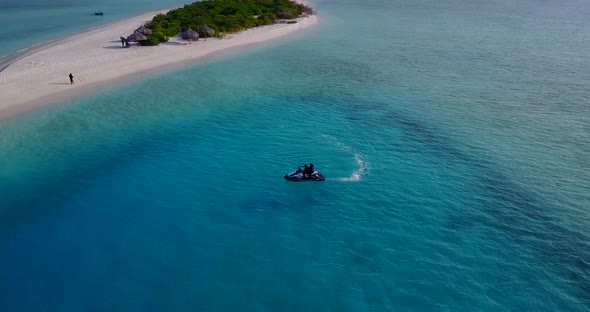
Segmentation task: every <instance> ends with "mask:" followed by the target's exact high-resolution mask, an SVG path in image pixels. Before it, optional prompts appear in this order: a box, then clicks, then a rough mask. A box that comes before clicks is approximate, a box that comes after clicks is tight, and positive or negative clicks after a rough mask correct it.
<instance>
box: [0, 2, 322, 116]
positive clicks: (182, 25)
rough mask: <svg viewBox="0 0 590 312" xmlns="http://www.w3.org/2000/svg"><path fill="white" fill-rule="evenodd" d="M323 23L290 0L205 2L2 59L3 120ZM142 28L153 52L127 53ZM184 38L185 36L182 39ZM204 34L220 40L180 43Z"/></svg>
mask: <svg viewBox="0 0 590 312" xmlns="http://www.w3.org/2000/svg"><path fill="white" fill-rule="evenodd" d="M317 23H318V17H317V15H315V14H313V12H312V10H311V9H310V8H309V7H308V6H306V5H304V4H299V3H295V2H292V1H289V0H205V1H203V2H197V3H193V4H189V5H186V6H184V7H182V8H173V9H166V10H159V11H155V12H149V13H145V14H142V15H138V16H135V17H131V18H128V19H124V20H120V21H115V22H112V23H110V24H107V25H104V26H101V27H97V28H93V29H89V30H87V31H84V32H81V33H78V34H75V35H72V36H68V37H65V38H63V39H59V40H55V41H52V42H49V43H47V44H40V45H35V46H34V47H33V48H30V49H26V50H24V51H23V52H19V53H17V54H15V55H11V56H8V57H5V58H3V59H0V120H1V119H3V118H7V117H10V116H14V115H16V114H19V113H22V112H25V111H28V110H31V109H33V108H35V107H38V106H43V105H47V104H51V103H58V102H62V101H64V100H70V99H73V98H76V97H79V96H82V95H84V94H88V93H92V92H94V91H95V90H97V89H100V88H102V87H104V86H118V85H120V84H121V82H122V81H133V80H137V79H144V78H145V77H149V76H151V75H153V74H155V73H158V72H161V71H167V70H172V69H175V68H179V67H182V66H187V65H189V64H192V63H197V62H199V61H201V60H203V59H205V57H209V56H213V55H215V54H216V53H217V52H220V51H222V50H230V49H231V50H234V51H235V50H237V49H239V48H240V47H243V48H246V46H249V45H251V44H254V43H259V42H263V41H269V40H275V39H278V38H281V37H284V36H287V35H289V34H291V33H295V32H299V31H301V30H303V29H306V28H309V27H312V26H313V25H316V24H317ZM138 26H142V27H139V28H137V27H138ZM145 26H149V27H151V29H150V28H148V27H145ZM257 26H260V27H257ZM136 28H137V30H136V32H135V33H134V34H133V35H134V37H135V38H136V39H137V40H133V41H138V42H139V44H140V45H152V46H151V47H149V48H146V49H142V48H134V47H131V46H130V48H128V49H125V48H124V47H125V44H124V40H123V39H126V38H124V37H123V36H121V35H122V34H126V33H128V32H129V30H131V29H136ZM193 28H194V29H195V30H193ZM179 32H181V33H182V35H183V36H177V34H178V33H179ZM199 32H201V34H200V35H201V36H200V37H201V38H203V37H205V38H208V37H214V38H212V39H214V40H199V41H198V42H195V44H187V43H185V42H183V38H181V37H184V39H189V40H197V39H198V37H199ZM187 35H188V37H187ZM221 38H224V39H221ZM118 39H120V40H118ZM70 73H71V74H72V75H73V79H72V80H71V81H70V78H68V76H69V74H70ZM71 82H73V83H71ZM32 85H33V86H35V88H31V86H32Z"/></svg>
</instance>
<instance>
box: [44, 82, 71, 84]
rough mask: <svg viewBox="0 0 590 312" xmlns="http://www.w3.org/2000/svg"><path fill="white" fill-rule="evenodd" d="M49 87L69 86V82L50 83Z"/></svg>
mask: <svg viewBox="0 0 590 312" xmlns="http://www.w3.org/2000/svg"><path fill="white" fill-rule="evenodd" d="M49 84H50V85H69V84H70V83H69V82H50V83H49Z"/></svg>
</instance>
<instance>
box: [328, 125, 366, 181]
mask: <svg viewBox="0 0 590 312" xmlns="http://www.w3.org/2000/svg"><path fill="white" fill-rule="evenodd" d="M321 136H322V137H323V138H324V139H325V140H326V141H328V142H330V143H332V144H335V145H336V146H338V147H339V148H340V149H341V150H343V151H346V152H349V153H351V154H353V156H354V161H355V162H356V165H357V168H356V169H355V170H353V171H352V173H351V174H350V176H348V177H344V178H336V179H337V180H338V181H342V182H356V181H360V180H361V178H362V177H363V174H364V173H365V171H366V169H367V167H368V166H367V162H366V161H365V159H364V156H363V155H362V154H361V153H359V152H357V151H355V150H354V149H353V148H352V147H350V146H348V145H346V144H344V143H342V142H340V141H338V139H336V138H335V137H333V136H331V135H327V134H322V135H321Z"/></svg>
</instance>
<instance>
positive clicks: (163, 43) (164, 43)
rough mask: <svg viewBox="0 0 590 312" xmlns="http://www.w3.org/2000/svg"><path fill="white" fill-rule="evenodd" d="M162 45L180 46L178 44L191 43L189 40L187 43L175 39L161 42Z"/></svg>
mask: <svg viewBox="0 0 590 312" xmlns="http://www.w3.org/2000/svg"><path fill="white" fill-rule="evenodd" d="M160 44H161V45H168V46H178V45H185V44H189V42H188V41H187V42H186V43H183V42H177V41H173V42H170V41H169V42H162V43H160Z"/></svg>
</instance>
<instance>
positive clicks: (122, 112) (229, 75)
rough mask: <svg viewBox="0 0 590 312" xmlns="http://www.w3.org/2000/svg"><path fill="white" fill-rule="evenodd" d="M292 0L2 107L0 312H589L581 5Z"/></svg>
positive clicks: (589, 94) (587, 88) (586, 38)
mask: <svg viewBox="0 0 590 312" xmlns="http://www.w3.org/2000/svg"><path fill="white" fill-rule="evenodd" d="M129 3H130V2H129ZM154 3H155V2H154ZM314 6H315V7H316V8H317V9H318V10H319V12H320V14H321V24H320V26H318V27H317V28H315V29H312V30H306V31H303V32H302V33H301V34H297V35H295V36H293V37H290V38H287V39H284V40H279V41H276V42H272V43H265V44H262V45H259V46H256V47H250V48H248V49H247V50H246V51H242V52H240V53H235V52H234V53H229V54H228V55H223V56H219V57H216V58H213V59H210V60H208V61H206V62H205V63H203V64H198V65H195V66H190V67H187V68H185V69H183V70H181V71H176V72H172V73H167V74H163V75H159V76H154V77H150V78H148V79H146V80H143V81H136V82H130V83H128V84H126V85H124V86H121V87H119V88H117V89H109V90H103V91H100V92H98V93H97V94H94V95H91V96H88V97H85V98H83V99H80V100H77V101H75V102H69V103H62V104H60V105H56V106H51V107H47V108H43V109H39V110H37V111H35V112H32V113H29V114H26V115H23V116H19V117H17V118H13V119H10V120H5V121H2V122H1V123H0V195H1V197H0V198H1V202H0V204H1V209H0V255H1V257H0V306H2V307H3V310H7V311H82V310H89V311H163V310H166V311H207V310H215V311H218V310H219V311H590V240H589V239H590V237H589V236H590V235H589V234H588V228H589V226H590V213H589V212H588V207H589V206H590V205H589V204H590V189H589V187H588V186H589V185H590V165H589V163H590V122H589V119H590V107H589V106H588V101H589V99H590V80H589V79H588V78H587V73H588V72H590V63H589V62H588V61H587V52H588V51H590V49H589V48H590V33H588V32H587V31H586V28H587V27H586V26H587V25H588V22H589V20H588V19H589V18H588V16H590V15H589V14H588V13H590V12H589V11H590V5H588V4H587V3H585V2H582V1H579V2H576V1H565V2H559V3H552V2H547V1H513V2H511V1H485V2H484V1H459V0H456V1H446V2H444V3H441V2H440V1H431V0H428V1H427V0H422V1H398V0H395V1H379V0H369V1H357V0H355V1H352V0H349V1H321V2H320V1H317V2H316V3H315V4H314ZM164 7H165V6H164ZM156 9H157V8H156ZM64 10H65V8H64ZM310 161H311V162H313V163H314V164H315V165H316V167H317V169H318V170H320V171H321V172H323V173H324V174H325V176H326V177H327V180H326V181H325V182H322V183H290V182H287V181H284V180H283V178H282V176H283V174H285V173H286V172H288V171H290V170H292V169H293V168H295V167H296V166H298V165H301V164H303V163H305V162H310Z"/></svg>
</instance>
